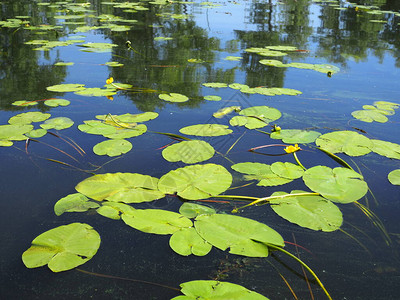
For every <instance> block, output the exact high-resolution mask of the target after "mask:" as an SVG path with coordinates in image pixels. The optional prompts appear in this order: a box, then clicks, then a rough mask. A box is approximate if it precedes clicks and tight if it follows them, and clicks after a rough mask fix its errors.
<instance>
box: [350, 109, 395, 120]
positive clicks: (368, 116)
mask: <svg viewBox="0 0 400 300" xmlns="http://www.w3.org/2000/svg"><path fill="white" fill-rule="evenodd" d="M351 115H352V116H353V117H354V118H356V119H358V120H360V121H363V122H368V123H371V122H373V121H376V122H379V123H385V122H387V121H388V120H389V119H388V118H387V117H386V116H385V115H384V114H382V113H381V112H380V111H379V110H377V109H375V110H372V109H365V110H356V111H353V112H352V113H351Z"/></svg>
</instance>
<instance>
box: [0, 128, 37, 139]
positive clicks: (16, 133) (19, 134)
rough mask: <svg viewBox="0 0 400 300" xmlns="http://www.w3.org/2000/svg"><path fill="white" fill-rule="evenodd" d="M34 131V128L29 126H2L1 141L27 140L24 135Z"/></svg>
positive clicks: (0, 131) (0, 129)
mask: <svg viewBox="0 0 400 300" xmlns="http://www.w3.org/2000/svg"><path fill="white" fill-rule="evenodd" d="M32 129H33V126H32V125H27V124H12V125H0V140H7V141H23V140H26V136H25V135H24V134H25V133H28V132H30V131H31V130H32Z"/></svg>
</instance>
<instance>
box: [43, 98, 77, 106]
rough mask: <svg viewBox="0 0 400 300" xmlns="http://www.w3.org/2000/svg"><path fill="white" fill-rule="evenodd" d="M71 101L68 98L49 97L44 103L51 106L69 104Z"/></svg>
mask: <svg viewBox="0 0 400 300" xmlns="http://www.w3.org/2000/svg"><path fill="white" fill-rule="evenodd" d="M70 103H71V102H70V101H68V100H66V99H49V100H46V101H44V104H45V105H47V106H50V107H57V106H67V105H69V104H70Z"/></svg>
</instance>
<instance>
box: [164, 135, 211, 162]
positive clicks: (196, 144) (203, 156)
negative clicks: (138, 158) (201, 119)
mask: <svg viewBox="0 0 400 300" xmlns="http://www.w3.org/2000/svg"><path fill="white" fill-rule="evenodd" d="M214 153H215V150H214V148H213V147H212V146H211V145H210V144H209V143H207V142H205V141H200V140H190V141H182V142H180V143H177V144H173V145H170V146H168V147H167V148H165V149H164V150H163V151H162V156H163V157H164V158H165V159H166V160H168V161H170V162H177V161H182V162H184V163H186V164H195V163H198V162H202V161H205V160H208V159H210V158H211V157H213V156H214Z"/></svg>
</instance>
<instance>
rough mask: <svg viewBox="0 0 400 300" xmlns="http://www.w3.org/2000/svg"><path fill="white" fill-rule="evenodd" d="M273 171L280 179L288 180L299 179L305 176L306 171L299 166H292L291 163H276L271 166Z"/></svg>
mask: <svg viewBox="0 0 400 300" xmlns="http://www.w3.org/2000/svg"><path fill="white" fill-rule="evenodd" d="M271 171H272V172H274V173H275V174H276V175H278V176H279V177H283V178H287V179H297V178H300V177H301V176H303V173H304V170H303V168H301V167H300V166H298V165H295V164H292V163H290V162H280V161H277V162H274V163H273V164H272V165H271Z"/></svg>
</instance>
